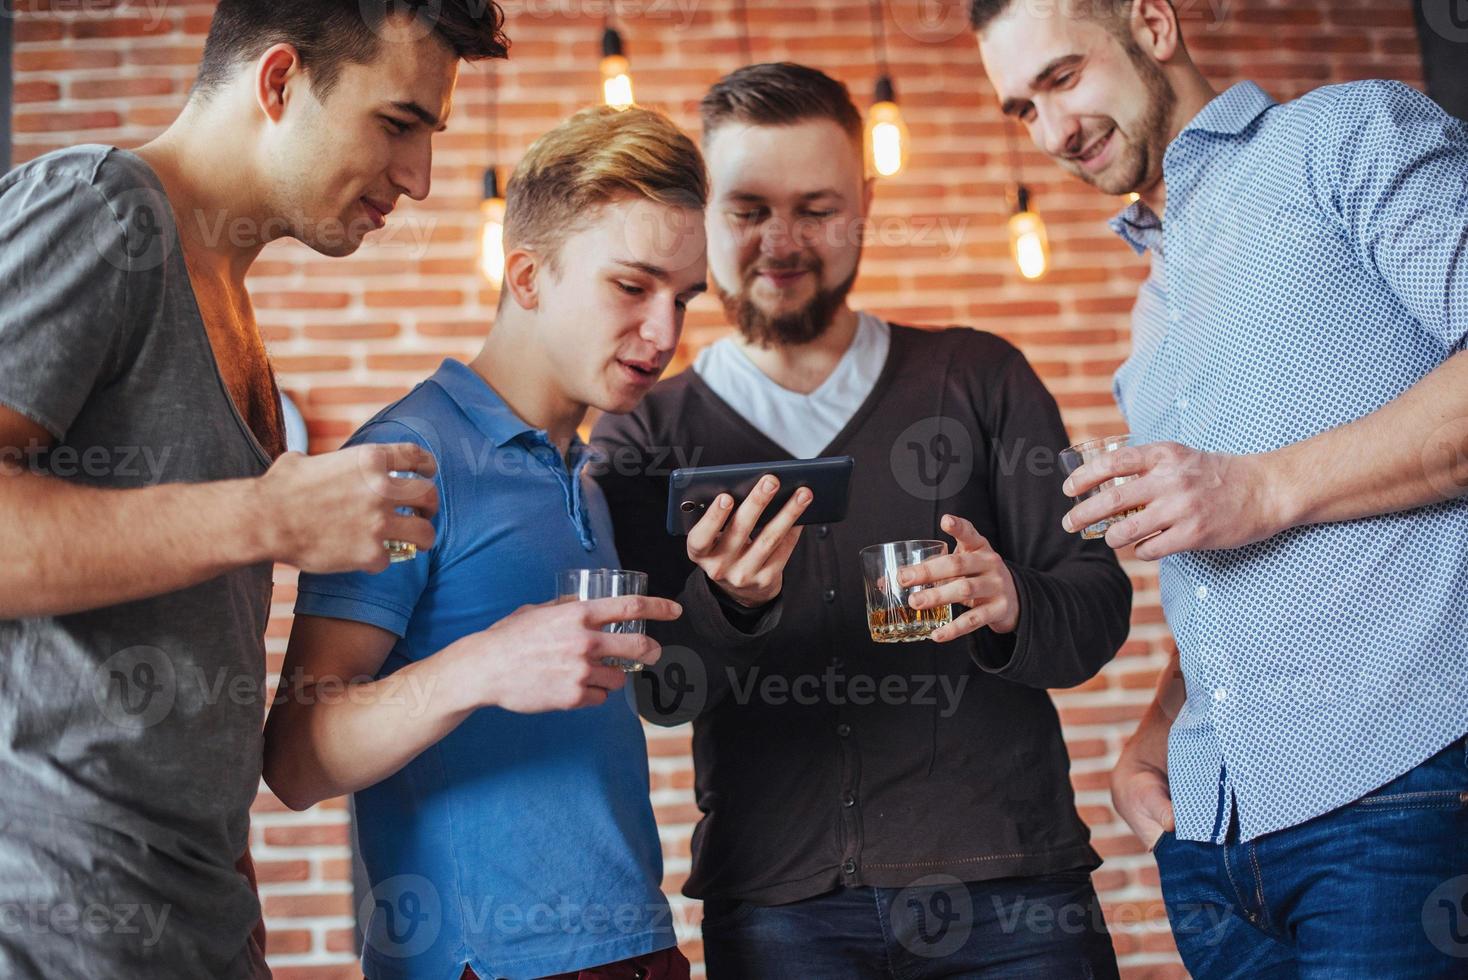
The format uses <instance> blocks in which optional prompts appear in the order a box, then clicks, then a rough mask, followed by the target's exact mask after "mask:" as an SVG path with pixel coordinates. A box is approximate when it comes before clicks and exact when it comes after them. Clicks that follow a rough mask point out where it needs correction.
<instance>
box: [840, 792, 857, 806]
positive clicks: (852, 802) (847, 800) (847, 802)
mask: <svg viewBox="0 0 1468 980" xmlns="http://www.w3.org/2000/svg"><path fill="white" fill-rule="evenodd" d="M841 805H842V806H856V797H854V796H852V795H851V794H850V793H842V794H841Z"/></svg>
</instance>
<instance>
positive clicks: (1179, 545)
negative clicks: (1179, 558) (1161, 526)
mask: <svg viewBox="0 0 1468 980" xmlns="http://www.w3.org/2000/svg"><path fill="white" fill-rule="evenodd" d="M1191 550H1192V547H1191V545H1190V544H1189V542H1188V541H1187V539H1186V538H1185V536H1184V535H1183V532H1182V531H1180V530H1178V528H1177V525H1175V524H1174V525H1173V526H1172V527H1171V528H1170V529H1168V530H1166V531H1164V532H1162V533H1161V534H1159V535H1157V536H1156V537H1155V538H1148V539H1147V540H1145V541H1143V542H1142V543H1141V544H1139V545H1137V550H1136V552H1135V554H1136V556H1137V557H1138V558H1140V559H1141V560H1142V561H1159V560H1161V559H1163V558H1166V557H1167V556H1168V555H1176V554H1179V553H1181V552H1184V551H1191Z"/></svg>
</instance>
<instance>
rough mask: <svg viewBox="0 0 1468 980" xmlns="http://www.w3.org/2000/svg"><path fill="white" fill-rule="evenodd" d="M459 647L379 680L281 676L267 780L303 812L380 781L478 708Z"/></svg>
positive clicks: (268, 730) (268, 733) (268, 729)
mask: <svg viewBox="0 0 1468 980" xmlns="http://www.w3.org/2000/svg"><path fill="white" fill-rule="evenodd" d="M459 659H460V651H459V649H458V646H457V645H455V646H450V647H447V648H445V649H444V650H443V651H441V652H440V653H438V654H436V655H434V656H432V657H428V658H427V659H425V660H421V661H418V662H417V663H413V664H410V665H408V666H407V667H404V668H403V669H401V670H398V671H395V672H394V673H392V674H390V675H389V676H387V677H384V678H382V679H381V680H376V681H364V680H354V679H352V678H325V677H282V678H281V681H280V692H279V693H278V694H277V695H276V701H275V705H274V706H273V707H272V708H271V710H270V717H269V719H267V721H266V724H265V773H264V775H265V782H266V784H267V785H269V787H270V789H271V790H272V791H273V792H274V793H275V795H276V796H277V797H278V798H279V799H280V801H281V802H282V803H284V804H285V805H286V806H288V807H290V808H291V809H293V810H304V809H306V808H307V807H310V806H314V805H315V804H317V803H319V802H321V801H322V800H329V799H333V798H335V797H338V796H344V795H346V794H348V793H355V792H356V791H357V790H360V789H365V788H366V787H368V786H372V785H374V784H376V783H379V782H381V781H382V780H384V779H386V778H387V777H389V776H391V775H392V774H393V773H395V772H397V771H398V770H399V769H401V768H403V766H405V765H407V764H408V763H409V762H411V761H412V760H413V759H414V758H415V757H416V756H418V755H419V754H420V753H422V752H423V751H424V750H425V749H427V748H429V747H430V746H432V745H434V744H436V743H437V742H438V741H439V740H441V739H442V738H443V737H444V736H445V735H447V734H448V733H449V732H451V731H453V730H454V729H455V728H457V727H458V726H459V724H460V723H461V722H463V720H464V719H465V718H467V717H468V716H469V715H470V713H472V712H473V711H474V710H475V708H476V707H477V705H476V704H474V703H473V700H472V698H471V697H470V696H469V694H468V690H469V688H468V686H467V685H464V684H462V683H458V682H456V680H455V678H456V676H457V675H458V672H459V670H460V667H459V663H458V661H459Z"/></svg>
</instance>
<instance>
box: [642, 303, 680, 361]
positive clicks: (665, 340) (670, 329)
mask: <svg viewBox="0 0 1468 980" xmlns="http://www.w3.org/2000/svg"><path fill="white" fill-rule="evenodd" d="M682 329H683V326H682V322H681V318H680V316H679V313H678V305H677V300H676V299H674V298H673V297H671V296H670V297H668V298H667V299H666V300H665V301H661V302H658V303H655V304H653V308H652V310H651V311H650V312H649V313H648V316H647V319H646V320H644V321H642V330H641V331H639V336H641V337H642V339H643V340H645V341H647V342H648V343H649V344H652V345H653V346H654V347H656V348H657V349H658V353H659V354H666V353H668V352H669V351H671V350H674V349H675V348H677V346H678V336H679V334H680V333H681V332H682Z"/></svg>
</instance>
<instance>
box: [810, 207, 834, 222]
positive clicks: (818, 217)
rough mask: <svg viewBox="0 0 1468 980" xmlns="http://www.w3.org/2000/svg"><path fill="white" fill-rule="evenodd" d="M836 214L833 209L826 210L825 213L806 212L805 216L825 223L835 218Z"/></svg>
mask: <svg viewBox="0 0 1468 980" xmlns="http://www.w3.org/2000/svg"><path fill="white" fill-rule="evenodd" d="M835 214H836V211H835V210H834V209H832V208H826V209H825V210H823V211H806V212H805V216H806V217H807V218H815V219H816V220H818V221H824V220H826V219H827V218H830V217H833V216H834V215H835Z"/></svg>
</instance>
